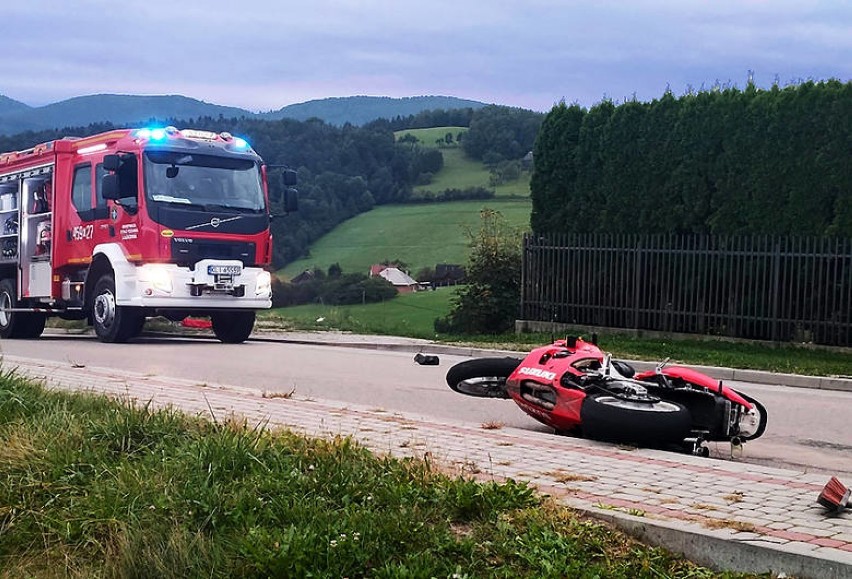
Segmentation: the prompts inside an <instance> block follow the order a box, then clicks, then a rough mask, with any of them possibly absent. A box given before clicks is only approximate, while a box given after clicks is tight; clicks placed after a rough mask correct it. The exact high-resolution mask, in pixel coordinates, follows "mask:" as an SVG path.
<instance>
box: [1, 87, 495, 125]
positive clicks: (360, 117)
mask: <svg viewBox="0 0 852 579" xmlns="http://www.w3.org/2000/svg"><path fill="white" fill-rule="evenodd" d="M484 106H486V103H483V102H479V101H474V100H469V99H461V98H458V97H451V96H441V95H427V96H414V97H386V96H367V95H356V96H349V97H328V98H324V99H315V100H311V101H306V102H303V103H295V104H291V105H287V106H284V107H282V108H280V109H277V110H273V111H268V112H262V113H258V112H253V111H249V110H247V109H242V108H239V107H230V106H223V105H218V104H214V103H208V102H205V101H203V100H199V99H195V98H192V97H187V96H183V95H122V94H94V95H82V96H76V97H72V98H69V99H65V100H62V101H58V102H55V103H50V104H47V105H44V106H39V107H32V106H29V105H27V104H25V103H22V102H20V101H16V100H14V99H11V98H9V97H7V96H4V95H0V134H6V135H11V134H16V133H21V132H24V131H39V130H46V129H59V128H64V127H74V126H86V125H89V124H92V123H99V122H110V123H113V124H114V125H133V124H139V123H145V122H148V121H151V120H158V121H164V120H167V119H181V120H188V119H192V118H198V117H219V116H224V117H228V118H231V117H236V118H240V117H246V118H256V119H267V120H278V119H283V118H290V119H295V120H299V121H303V120H307V119H309V118H319V119H321V120H323V121H325V122H327V123H329V124H333V125H344V124H346V123H351V124H353V125H363V124H366V123H368V122H370V121H373V120H375V119H379V118H387V119H393V118H395V117H397V116H402V117H406V116H409V115H415V114H417V113H419V112H421V111H424V110H435V109H458V108H481V107H484Z"/></svg>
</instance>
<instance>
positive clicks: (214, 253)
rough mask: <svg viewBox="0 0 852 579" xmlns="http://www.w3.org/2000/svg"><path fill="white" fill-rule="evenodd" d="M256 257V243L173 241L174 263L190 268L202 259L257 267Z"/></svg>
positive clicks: (197, 240)
mask: <svg viewBox="0 0 852 579" xmlns="http://www.w3.org/2000/svg"><path fill="white" fill-rule="evenodd" d="M256 255H257V253H256V251H255V244H254V243H236V242H233V241H206V240H205V241H202V240H199V239H187V238H173V239H172V261H173V262H174V263H177V264H178V265H183V266H188V267H194V266H195V263H196V262H197V261H200V260H202V259H239V260H240V261H242V262H243V265H247V266H250V265H255V256H256Z"/></svg>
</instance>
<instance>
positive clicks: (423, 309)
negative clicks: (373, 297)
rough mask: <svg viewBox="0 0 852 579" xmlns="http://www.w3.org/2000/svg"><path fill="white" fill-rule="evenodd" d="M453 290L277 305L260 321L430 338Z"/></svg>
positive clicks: (275, 324)
mask: <svg viewBox="0 0 852 579" xmlns="http://www.w3.org/2000/svg"><path fill="white" fill-rule="evenodd" d="M455 293H456V288H454V287H443V288H438V289H436V290H435V291H420V292H416V293H410V294H400V295H398V296H397V297H395V298H394V299H392V300H389V301H387V302H383V303H375V304H364V305H353V306H325V305H322V304H309V305H304V306H291V307H288V308H278V309H275V310H271V311H270V312H264V313H263V314H261V318H260V320H261V324H262V325H269V324H272V325H274V326H276V327H286V328H292V329H299V330H341V331H346V332H356V333H361V334H384V335H389V336H411V337H413V338H425V339H434V338H435V331H434V330H433V324H434V321H435V318H439V317H442V316H445V315H447V314H448V313H449V311H450V308H451V301H452V298H453V296H454V295H455Z"/></svg>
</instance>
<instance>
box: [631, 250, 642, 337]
mask: <svg viewBox="0 0 852 579" xmlns="http://www.w3.org/2000/svg"><path fill="white" fill-rule="evenodd" d="M641 269H642V237H641V236H640V235H636V243H635V244H634V246H633V329H634V330H638V329H639V291H640V290H639V283H640V281H641V277H642V274H641Z"/></svg>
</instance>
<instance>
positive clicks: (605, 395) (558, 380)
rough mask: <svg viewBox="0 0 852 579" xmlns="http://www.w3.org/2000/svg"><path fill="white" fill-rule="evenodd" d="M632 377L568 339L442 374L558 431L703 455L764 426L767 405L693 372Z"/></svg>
mask: <svg viewBox="0 0 852 579" xmlns="http://www.w3.org/2000/svg"><path fill="white" fill-rule="evenodd" d="M667 362H668V360H666V361H665V362H663V363H661V364H659V365H657V367H656V368H655V369H654V370H650V371H646V372H641V373H638V374H637V373H636V372H635V370H634V369H633V368H632V367H631V366H630V365H629V364H627V363H626V362H622V361H618V360H613V359H612V357H611V355H610V354H607V353H605V352H604V351H603V350H601V349H600V348H599V347H598V346H597V345H596V344H594V343H589V342H586V341H584V340H583V339H581V338H576V337H568V338H566V339H564V340H556V341H554V342H553V343H552V344H550V345H547V346H542V347H539V348H536V349H534V350H532V351H531V352H530V353H529V354H528V355H527V356H526V357H525V358H523V359H519V358H511V357H507V358H476V359H472V360H467V361H464V362H460V363H458V364H456V365H454V366H452V367H451V368H450V369H449V371H448V372H447V384H448V385H449V386H450V388H452V389H453V390H454V391H456V392H459V393H461V394H466V395H468V396H477V397H483V398H506V399H509V398H511V399H512V400H513V401H514V402H515V403H516V404H517V405H518V406H519V407H520V408H521V410H523V411H524V412H526V413H527V414H529V415H530V416H532V417H533V418H535V419H536V420H538V421H539V422H541V423H543V424H546V425H547V426H549V427H551V428H553V429H554V430H555V431H556V433H558V434H569V435H578V436H582V437H584V438H589V439H592V440H600V441H608V442H618V443H625V444H635V445H639V446H648V447H657V448H667V449H671V448H676V449H678V450H683V451H685V452H691V453H692V454H694V455H697V456H705V457H706V456H709V454H710V449H709V447H708V446H707V443H708V442H717V441H723V442H730V443H731V445H732V452H733V450H734V449H738V448H741V445H742V443H743V442H745V441H748V440H754V439H755V438H758V437H759V436H761V435H762V434H763V432H764V430H765V429H766V408H764V406H763V405H762V404H760V403H759V402H758V401H757V400H755V399H754V398H751V397H750V396H747V395H745V394H743V393H741V392H737V391H736V390H734V389H733V388H730V387H728V386H725V385H724V384H722V382H721V381H720V380H719V381H717V380H714V379H713V378H711V377H709V376H707V375H705V374H702V373H701V372H698V371H696V370H694V369H691V368H686V367H683V366H675V365H667Z"/></svg>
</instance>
